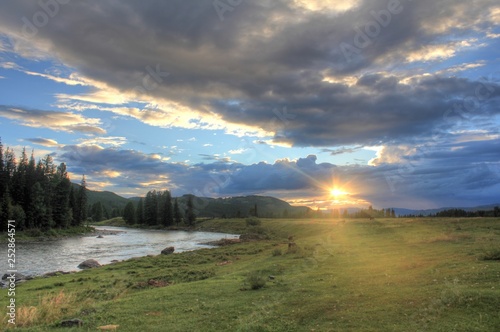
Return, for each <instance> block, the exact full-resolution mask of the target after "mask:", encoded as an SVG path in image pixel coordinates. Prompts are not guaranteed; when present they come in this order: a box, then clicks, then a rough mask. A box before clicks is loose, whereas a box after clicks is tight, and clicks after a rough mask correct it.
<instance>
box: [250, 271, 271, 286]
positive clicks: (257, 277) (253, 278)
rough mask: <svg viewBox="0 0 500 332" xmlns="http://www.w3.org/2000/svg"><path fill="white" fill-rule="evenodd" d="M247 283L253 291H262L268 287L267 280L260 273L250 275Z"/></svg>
mask: <svg viewBox="0 0 500 332" xmlns="http://www.w3.org/2000/svg"><path fill="white" fill-rule="evenodd" d="M247 283H248V284H249V285H250V288H251V289H253V290H257V289H261V288H262V287H264V286H265V285H266V278H264V277H263V276H262V275H261V274H260V273H258V272H253V273H251V274H249V275H248V277H247Z"/></svg>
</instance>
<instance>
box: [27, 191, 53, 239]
mask: <svg viewBox="0 0 500 332" xmlns="http://www.w3.org/2000/svg"><path fill="white" fill-rule="evenodd" d="M31 191H32V195H31V196H32V198H33V203H32V206H33V209H32V211H33V227H34V228H37V229H42V230H47V229H48V228H49V227H50V220H49V219H48V215H47V207H46V205H45V199H44V191H43V188H42V186H41V185H40V183H39V182H37V183H35V184H34V185H33V188H31Z"/></svg>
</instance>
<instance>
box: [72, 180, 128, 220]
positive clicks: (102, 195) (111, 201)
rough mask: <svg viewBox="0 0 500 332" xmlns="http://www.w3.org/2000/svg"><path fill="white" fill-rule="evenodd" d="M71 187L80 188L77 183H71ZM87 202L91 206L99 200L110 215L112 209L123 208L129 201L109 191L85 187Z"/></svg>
mask: <svg viewBox="0 0 500 332" xmlns="http://www.w3.org/2000/svg"><path fill="white" fill-rule="evenodd" d="M72 185H73V189H74V190H78V189H79V188H80V185H79V184H76V183H72ZM86 192H87V203H88V205H89V206H92V205H93V204H94V203H97V202H101V204H102V206H103V208H104V209H106V211H107V212H108V214H110V215H111V212H112V211H113V210H114V209H119V210H123V209H124V208H125V205H127V203H128V202H129V200H128V199H127V198H125V197H122V196H120V195H117V194H115V193H113V192H111V191H94V190H89V189H87V191H86Z"/></svg>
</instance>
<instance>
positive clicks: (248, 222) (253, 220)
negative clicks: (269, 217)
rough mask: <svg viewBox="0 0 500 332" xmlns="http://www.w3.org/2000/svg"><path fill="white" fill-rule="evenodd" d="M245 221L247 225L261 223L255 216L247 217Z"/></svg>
mask: <svg viewBox="0 0 500 332" xmlns="http://www.w3.org/2000/svg"><path fill="white" fill-rule="evenodd" d="M245 221H246V223H247V226H260V224H261V223H262V222H261V221H260V220H259V219H257V218H256V217H251V218H247V219H246V220H245Z"/></svg>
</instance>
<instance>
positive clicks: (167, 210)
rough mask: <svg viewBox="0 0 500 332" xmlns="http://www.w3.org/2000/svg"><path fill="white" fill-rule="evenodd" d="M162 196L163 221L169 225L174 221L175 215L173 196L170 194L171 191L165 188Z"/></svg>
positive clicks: (165, 224)
mask: <svg viewBox="0 0 500 332" xmlns="http://www.w3.org/2000/svg"><path fill="white" fill-rule="evenodd" d="M162 196H163V197H162V200H161V204H162V207H161V221H162V222H161V223H162V225H163V226H165V227H168V226H171V225H172V224H173V223H174V215H173V211H172V196H171V195H170V192H169V191H168V190H165V192H164V193H163V195H162Z"/></svg>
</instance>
